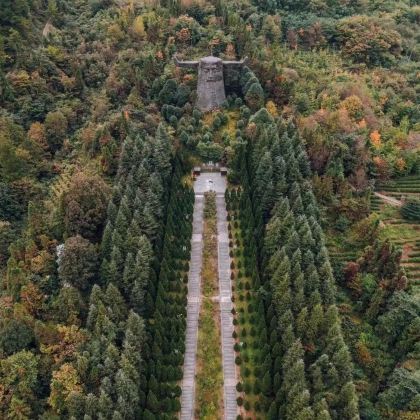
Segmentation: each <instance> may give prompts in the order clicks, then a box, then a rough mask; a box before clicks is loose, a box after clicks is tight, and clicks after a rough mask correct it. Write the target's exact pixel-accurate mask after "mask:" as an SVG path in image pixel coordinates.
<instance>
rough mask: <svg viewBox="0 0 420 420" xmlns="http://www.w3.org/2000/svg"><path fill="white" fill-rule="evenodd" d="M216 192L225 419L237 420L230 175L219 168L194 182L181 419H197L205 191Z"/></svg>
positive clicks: (204, 174)
mask: <svg viewBox="0 0 420 420" xmlns="http://www.w3.org/2000/svg"><path fill="white" fill-rule="evenodd" d="M206 191H215V192H216V205H217V233H218V236H217V241H218V277H219V290H220V296H219V302H220V320H221V329H222V337H221V342H222V359H223V360H222V362H223V388H224V389H223V396H224V398H223V400H224V420H235V419H236V416H237V414H238V409H237V403H236V383H237V375H236V367H235V352H234V349H233V346H234V339H233V337H232V333H233V315H232V312H231V311H232V308H233V306H232V285H231V280H230V273H231V271H230V256H229V236H228V227H227V221H226V218H227V212H226V203H225V191H226V179H225V178H224V177H222V176H221V174H220V173H219V172H212V173H202V174H201V175H200V176H199V177H198V179H197V181H196V182H195V183H194V193H195V203H194V213H193V233H192V250H191V262H190V271H189V274H188V306H187V329H186V342H185V345H186V348H185V359H184V376H183V381H182V396H181V417H180V418H181V420H193V419H194V401H195V373H196V353H197V336H198V318H199V313H200V293H201V291H200V289H201V288H200V283H201V268H202V258H203V255H202V254H203V206H204V193H205V192H206Z"/></svg>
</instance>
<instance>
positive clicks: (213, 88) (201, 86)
mask: <svg viewBox="0 0 420 420" xmlns="http://www.w3.org/2000/svg"><path fill="white" fill-rule="evenodd" d="M174 60H175V64H176V65H177V66H178V67H188V68H194V69H196V68H198V82H197V103H196V106H197V108H198V109H199V110H200V111H203V112H207V111H211V110H213V109H217V108H220V106H221V105H222V103H223V101H224V100H225V99H226V94H225V83H224V80H223V67H224V66H242V65H243V64H245V63H246V60H247V59H246V58H245V59H244V60H241V61H223V60H222V59H220V58H218V57H212V56H210V57H204V58H202V59H200V61H179V60H178V59H177V58H176V57H175V58H174Z"/></svg>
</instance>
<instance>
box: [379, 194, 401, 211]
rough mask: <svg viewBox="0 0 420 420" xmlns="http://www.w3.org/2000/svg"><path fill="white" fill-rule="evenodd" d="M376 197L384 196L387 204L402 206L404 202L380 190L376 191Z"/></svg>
mask: <svg viewBox="0 0 420 420" xmlns="http://www.w3.org/2000/svg"><path fill="white" fill-rule="evenodd" d="M375 195H376V197H379V198H382V200H384V201H385V202H386V203H387V204H391V206H397V207H401V206H402V205H403V203H402V202H401V201H400V200H397V199H396V198H393V197H390V196H389V195H384V194H381V193H378V192H375Z"/></svg>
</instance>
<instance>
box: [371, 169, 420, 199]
mask: <svg viewBox="0 0 420 420" xmlns="http://www.w3.org/2000/svg"><path fill="white" fill-rule="evenodd" d="M377 191H378V192H380V193H383V194H386V195H388V196H390V197H395V198H397V199H398V200H400V199H403V198H420V175H413V176H407V177H404V178H398V179H395V180H392V181H388V182H386V183H382V184H379V185H378V188H377Z"/></svg>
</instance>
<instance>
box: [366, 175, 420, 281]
mask: <svg viewBox="0 0 420 420" xmlns="http://www.w3.org/2000/svg"><path fill="white" fill-rule="evenodd" d="M378 192H380V193H381V194H384V195H387V196H389V197H394V198H397V199H398V200H401V199H402V200H404V199H407V198H419V199H420V176H419V175H416V176H409V177H404V178H399V179H396V180H393V181H389V182H387V183H384V184H380V185H379V186H378ZM371 211H372V212H376V213H378V214H379V215H380V216H381V220H382V222H383V223H384V228H383V230H382V235H383V236H384V237H386V238H389V239H391V240H392V241H393V242H394V243H395V244H397V245H399V246H401V248H402V251H403V256H402V266H403V267H404V268H405V270H406V273H407V277H408V279H409V280H410V282H411V283H412V284H413V285H415V286H416V287H418V286H420V223H416V222H412V221H408V220H404V219H403V218H402V217H401V214H400V211H399V209H398V208H396V207H393V206H390V205H387V204H386V203H385V202H384V200H382V199H381V198H380V197H377V196H375V195H372V197H371Z"/></svg>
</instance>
